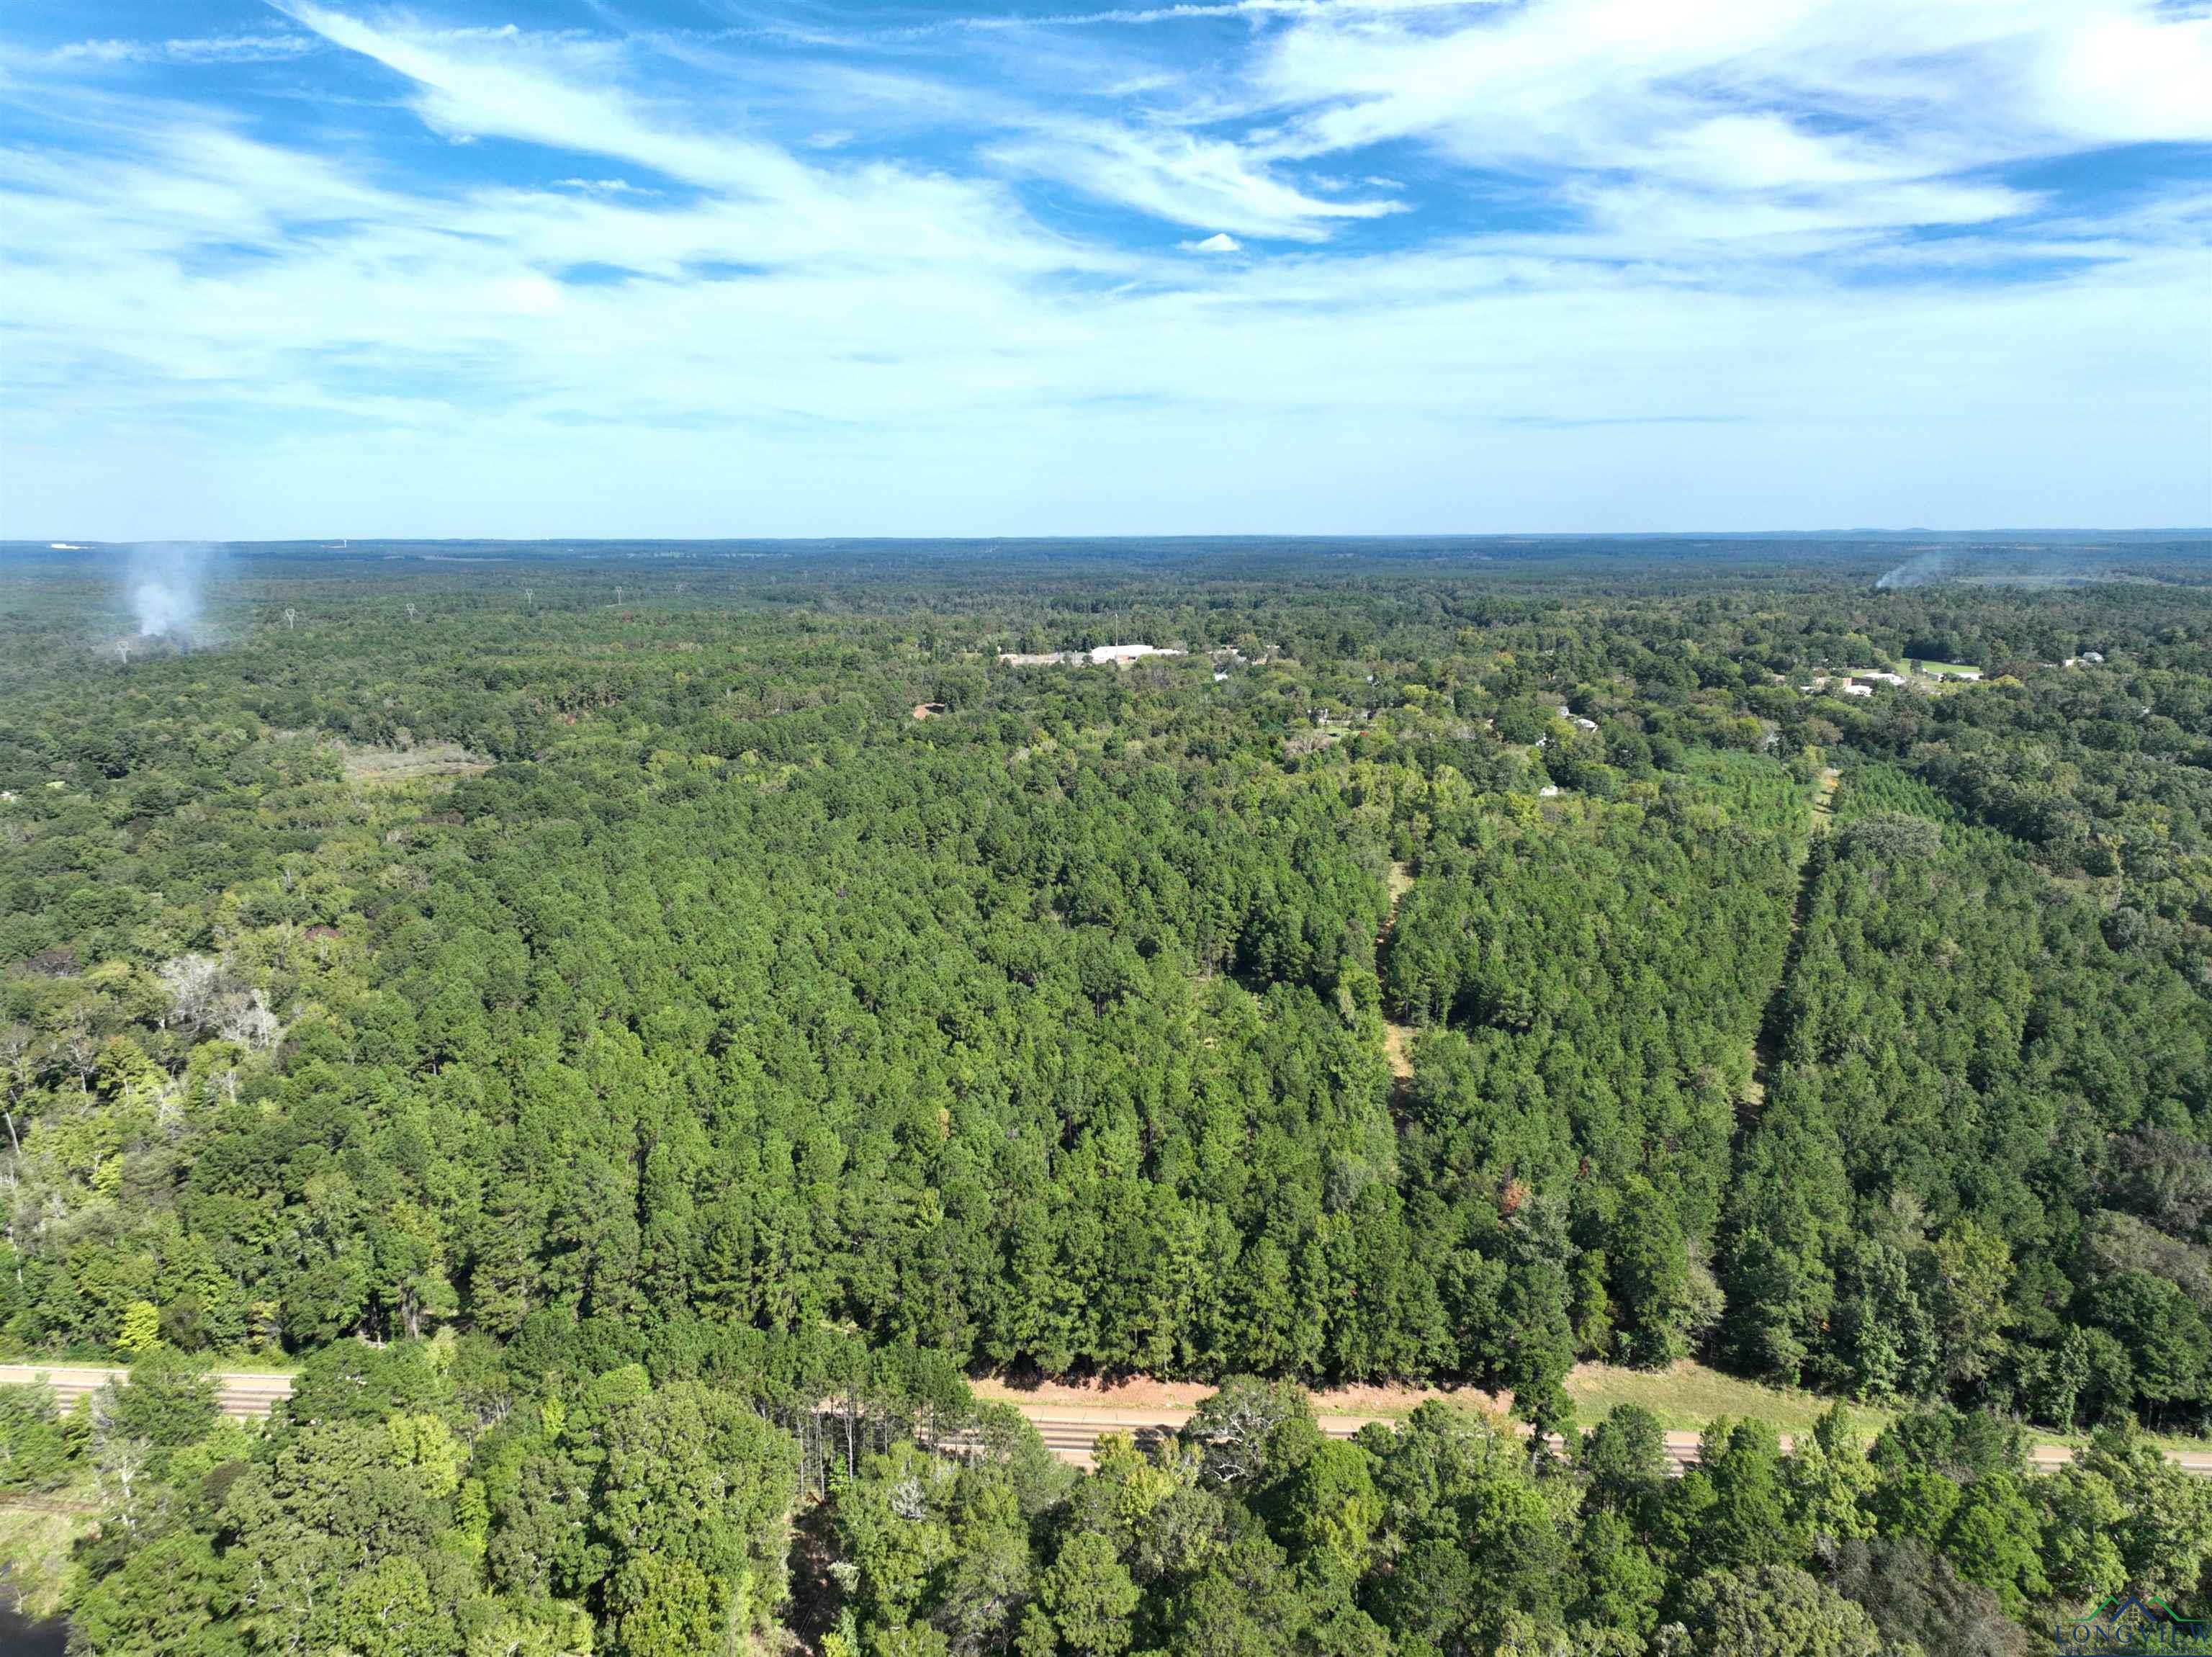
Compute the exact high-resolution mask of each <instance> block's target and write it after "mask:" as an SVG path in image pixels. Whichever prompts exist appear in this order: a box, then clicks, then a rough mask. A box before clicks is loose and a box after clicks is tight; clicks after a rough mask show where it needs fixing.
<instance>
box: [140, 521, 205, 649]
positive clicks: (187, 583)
mask: <svg viewBox="0 0 2212 1657" xmlns="http://www.w3.org/2000/svg"><path fill="white" fill-rule="evenodd" d="M215 552H216V550H215V548H213V547H211V546H208V545H203V544H201V543H199V542H197V541H151V542H148V543H146V544H144V545H139V546H134V547H132V548H131V557H130V563H129V564H128V565H127V566H126V567H125V575H124V588H125V592H126V593H127V594H128V595H129V597H130V600H131V613H132V614H133V615H134V616H136V617H137V621H138V637H141V638H167V639H170V640H173V642H175V643H179V644H189V643H191V642H192V640H193V639H194V637H196V636H197V634H198V632H199V631H200V624H201V618H202V617H203V615H204V612H205V609H206V605H207V587H208V580H209V577H210V575H211V574H212V572H213V570H214V568H215Z"/></svg>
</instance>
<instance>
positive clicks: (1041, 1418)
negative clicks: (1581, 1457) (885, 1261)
mask: <svg viewBox="0 0 2212 1657" xmlns="http://www.w3.org/2000/svg"><path fill="white" fill-rule="evenodd" d="M127 1373H128V1372H127V1371H125V1370H121V1369H109V1368H100V1367H97V1366H85V1365H70V1364H59V1365H52V1366H47V1365H39V1364H0V1386H7V1385H10V1384H16V1385H20V1384H21V1383H24V1382H27V1381H31V1380H36V1379H38V1378H39V1377H40V1376H44V1377H45V1378H46V1381H47V1384H48V1385H50V1386H52V1388H53V1389H54V1395H55V1397H56V1398H58V1399H59V1400H60V1401H61V1403H62V1404H63V1406H64V1408H66V1407H67V1406H68V1405H69V1404H72V1403H74V1402H75V1401H76V1399H77V1398H79V1397H81V1396H82V1394H84V1393H87V1392H94V1391H96V1390H97V1389H99V1388H100V1387H101V1386H105V1385H106V1383H107V1382H108V1381H109V1380H112V1379H113V1378H115V1377H117V1376H119V1375H123V1374H127ZM291 1392H292V1380H291V1377H290V1376H289V1375H256V1374H221V1375H217V1376H216V1403H217V1404H219V1405H220V1406H221V1407H222V1411H223V1413H224V1414H225V1415H227V1416H237V1417H239V1418H240V1419H243V1418H245V1417H246V1416H265V1415H267V1414H268V1413H269V1411H270V1409H271V1408H273V1407H274V1406H275V1404H276V1401H277V1400H278V1399H279V1398H289V1396H290V1395H291ZM1014 1407H1015V1408H1016V1409H1018V1410H1020V1411H1021V1412H1022V1413H1023V1414H1024V1416H1028V1417H1029V1418H1030V1422H1031V1424H1032V1425H1034V1426H1035V1427H1036V1429H1037V1432H1038V1434H1039V1435H1041V1436H1042V1438H1043V1440H1044V1441H1045V1445H1046V1447H1048V1449H1050V1450H1051V1451H1052V1453H1054V1455H1057V1456H1059V1457H1060V1459H1062V1460H1064V1461H1071V1462H1073V1463H1075V1464H1076V1465H1078V1466H1085V1467H1087V1466H1089V1465H1091V1450H1092V1448H1093V1447H1095V1446H1096V1445H1097V1442H1098V1441H1099V1439H1100V1438H1101V1437H1102V1436H1103V1435H1105V1434H1108V1433H1127V1434H1128V1435H1130V1436H1131V1437H1133V1438H1136V1439H1138V1440H1139V1441H1142V1440H1143V1439H1144V1438H1146V1437H1147V1436H1149V1435H1163V1436H1164V1435H1170V1434H1172V1433H1173V1432H1175V1430H1176V1429H1177V1428H1179V1427H1181V1426H1182V1424H1183V1422H1186V1421H1188V1420H1189V1419H1190V1411H1189V1410H1178V1409H1171V1408H1166V1407H1161V1408H1157V1409H1147V1410H1101V1409H1091V1408H1086V1407H1084V1406H1081V1405H1077V1404H1022V1403H1019V1402H1017V1403H1016V1404H1015V1405H1014ZM1370 1421H1380V1422H1383V1423H1384V1424H1385V1425H1388V1424H1389V1417H1388V1416H1321V1417H1320V1422H1321V1429H1322V1432H1324V1433H1326V1434H1328V1436H1329V1437H1331V1438H1350V1437H1351V1436H1352V1435H1353V1434H1355V1433H1357V1432H1358V1430H1359V1429H1361V1428H1363V1427H1364V1426H1366V1425H1367V1423H1368V1422H1370ZM1783 1444H1784V1447H1785V1448H1786V1447H1788V1445H1789V1440H1788V1439H1787V1438H1784V1440H1783ZM1667 1454H1668V1458H1669V1459H1672V1460H1673V1461H1674V1465H1676V1466H1677V1467H1678V1468H1679V1467H1686V1466H1689V1465H1692V1464H1693V1463H1694V1462H1695V1461H1696V1460H1697V1459H1698V1435H1696V1434H1695V1433H1669V1434H1668V1435H1667ZM2166 1454H2167V1456H2168V1458H2169V1459H2172V1461H2173V1462H2174V1463H2175V1465H2178V1466H2179V1467H2180V1468H2181V1469H2182V1470H2183V1471H2185V1472H2191V1473H2196V1474H2198V1475H2200V1476H2203V1477H2212V1451H2201V1450H2192V1451H2186V1452H2184V1451H2172V1450H2170V1451H2168V1452H2167V1453H2166ZM2028 1459H2029V1460H2030V1462H2031V1463H2032V1464H2033V1465H2034V1467H2035V1468H2036V1469H2037V1470H2038V1471H2043V1472H2050V1471H2053V1470H2055V1469H2057V1468H2060V1467H2063V1466H2064V1465H2066V1464H2067V1463H2068V1462H2069V1461H2071V1460H2072V1459H2074V1452H2073V1451H2072V1450H2070V1449H2069V1448H2068V1447H2066V1446H2065V1445H2063V1444H2039V1445H2037V1446H2035V1447H2034V1448H2033V1450H2032V1451H2030V1452H2029V1456H2028Z"/></svg>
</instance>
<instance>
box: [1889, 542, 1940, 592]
mask: <svg viewBox="0 0 2212 1657" xmlns="http://www.w3.org/2000/svg"><path fill="white" fill-rule="evenodd" d="M1950 573H1951V555H1950V554H1949V553H1948V552H1937V551H1928V552H1923V553H1921V554H1920V555H1919V556H1917V557H1911V558H1907V559H1906V560H1905V562H1904V563H1903V564H1899V565H1898V566H1897V568H1896V569H1894V570H1891V571H1889V573H1888V574H1887V575H1885V576H1883V577H1882V578H1881V580H1880V581H1878V582H1875V586H1876V587H1925V586H1927V585H1928V584H1929V582H1939V581H1942V579H1943V577H1944V576H1948V575H1949V574H1950Z"/></svg>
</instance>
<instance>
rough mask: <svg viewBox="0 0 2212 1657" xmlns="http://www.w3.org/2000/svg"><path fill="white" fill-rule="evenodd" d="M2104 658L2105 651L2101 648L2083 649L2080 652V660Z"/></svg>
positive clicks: (2100, 659) (2101, 659) (2099, 659)
mask: <svg viewBox="0 0 2212 1657" xmlns="http://www.w3.org/2000/svg"><path fill="white" fill-rule="evenodd" d="M2104 659H2105V653H2104V652H2103V651H2102V650H2084V651H2082V652H2081V660H2082V661H2103V660H2104Z"/></svg>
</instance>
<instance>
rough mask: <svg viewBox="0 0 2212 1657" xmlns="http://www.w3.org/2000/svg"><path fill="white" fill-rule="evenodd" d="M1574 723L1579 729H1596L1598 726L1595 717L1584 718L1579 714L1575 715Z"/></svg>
mask: <svg viewBox="0 0 2212 1657" xmlns="http://www.w3.org/2000/svg"><path fill="white" fill-rule="evenodd" d="M1572 723H1573V725H1574V728H1576V729H1577V730H1578V731H1594V730H1595V729H1596V728H1597V721H1595V719H1584V718H1583V717H1582V716H1579V715H1577V716H1576V717H1575V719H1574V720H1573V722H1572Z"/></svg>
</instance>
